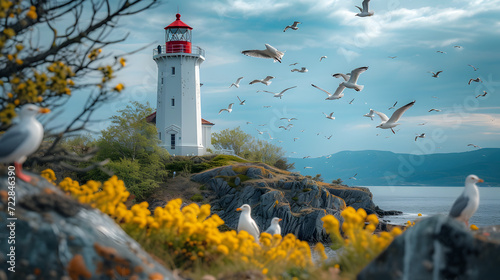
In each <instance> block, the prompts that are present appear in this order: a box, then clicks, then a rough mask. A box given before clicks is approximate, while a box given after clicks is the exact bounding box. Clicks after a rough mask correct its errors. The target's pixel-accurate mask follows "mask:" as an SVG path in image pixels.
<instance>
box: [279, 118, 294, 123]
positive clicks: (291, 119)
mask: <svg viewBox="0 0 500 280" xmlns="http://www.w3.org/2000/svg"><path fill="white" fill-rule="evenodd" d="M280 120H287V121H288V122H291V121H293V120H297V119H296V118H290V119H289V118H281V119H280Z"/></svg>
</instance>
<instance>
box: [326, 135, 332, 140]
mask: <svg viewBox="0 0 500 280" xmlns="http://www.w3.org/2000/svg"><path fill="white" fill-rule="evenodd" d="M332 136H333V134H332V135H330V136H328V137H326V136H325V138H326V139H328V140H330V139H331V138H332Z"/></svg>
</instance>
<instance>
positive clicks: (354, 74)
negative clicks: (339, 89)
mask: <svg viewBox="0 0 500 280" xmlns="http://www.w3.org/2000/svg"><path fill="white" fill-rule="evenodd" d="M366 70H368V67H366V66H365V67H359V68H356V69H354V70H352V71H351V74H350V75H349V81H346V82H342V83H340V84H341V85H344V86H345V87H346V88H352V89H354V90H356V91H362V90H363V88H364V86H362V85H358V84H356V82H357V81H358V78H359V75H360V74H361V73H363V72H365V71H366ZM338 74H339V75H342V74H340V73H338ZM335 75H337V74H334V76H335ZM346 76H348V75H346ZM343 78H344V79H345V77H344V76H343Z"/></svg>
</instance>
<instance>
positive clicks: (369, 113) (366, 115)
mask: <svg viewBox="0 0 500 280" xmlns="http://www.w3.org/2000/svg"><path fill="white" fill-rule="evenodd" d="M374 112H375V111H373V109H370V112H368V114H364V115H363V117H368V118H370V119H372V121H373V117H374V116H375V115H374Z"/></svg>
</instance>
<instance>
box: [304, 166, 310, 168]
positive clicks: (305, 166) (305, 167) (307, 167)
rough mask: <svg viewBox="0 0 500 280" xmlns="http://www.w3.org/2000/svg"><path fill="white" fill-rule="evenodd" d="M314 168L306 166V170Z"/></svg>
mask: <svg viewBox="0 0 500 280" xmlns="http://www.w3.org/2000/svg"><path fill="white" fill-rule="evenodd" d="M311 168H312V167H310V166H304V169H311Z"/></svg>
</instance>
